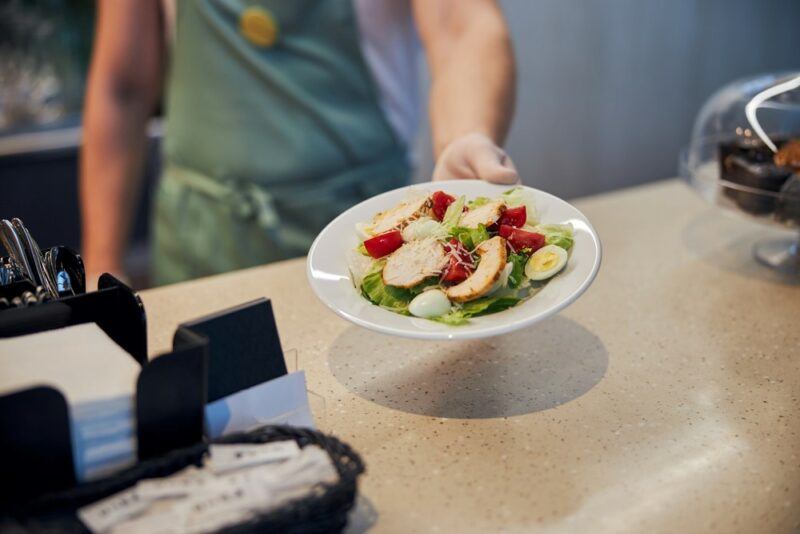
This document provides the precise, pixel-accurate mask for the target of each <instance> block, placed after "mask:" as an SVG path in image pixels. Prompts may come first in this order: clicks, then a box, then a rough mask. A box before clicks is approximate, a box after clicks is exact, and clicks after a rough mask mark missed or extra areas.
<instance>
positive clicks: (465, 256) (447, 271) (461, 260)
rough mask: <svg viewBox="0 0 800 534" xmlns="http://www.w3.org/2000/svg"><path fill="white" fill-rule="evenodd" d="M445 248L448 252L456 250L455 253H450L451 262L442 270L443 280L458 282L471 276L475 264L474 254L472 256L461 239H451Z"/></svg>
mask: <svg viewBox="0 0 800 534" xmlns="http://www.w3.org/2000/svg"><path fill="white" fill-rule="evenodd" d="M445 250H446V251H447V252H448V253H451V252H452V251H455V253H453V254H451V255H450V260H449V263H448V264H447V267H445V268H444V271H443V272H442V282H448V283H451V284H458V283H460V282H463V281H464V280H466V279H467V278H469V275H471V274H472V269H473V268H474V265H473V263H472V256H470V253H469V251H467V249H465V248H464V245H462V244H461V241H459V240H458V239H451V240H450V243H449V244H448V245H446V246H445Z"/></svg>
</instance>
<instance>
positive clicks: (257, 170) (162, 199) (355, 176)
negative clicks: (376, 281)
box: [154, 0, 409, 284]
mask: <svg viewBox="0 0 800 534" xmlns="http://www.w3.org/2000/svg"><path fill="white" fill-rule="evenodd" d="M355 16H356V14H355V12H354V8H353V5H352V3H351V0H325V1H318V0H291V1H287V0H250V1H245V0H178V2H177V15H176V32H175V41H174V43H173V49H172V56H171V58H172V59H171V68H170V71H169V77H168V82H167V99H166V115H167V129H166V136H165V142H164V171H163V174H162V180H161V182H160V184H159V187H158V190H157V192H156V200H155V221H154V267H155V269H154V270H155V272H154V275H155V282H156V283H159V284H164V283H172V282H177V281H181V280H186V279H189V278H195V277H198V276H205V275H209V274H214V273H220V272H224V271H229V270H232V269H239V268H243V267H249V266H253V265H259V264H263V263H267V262H271V261H276V260H280V259H285V258H290V257H295V256H301V255H303V254H305V253H306V252H307V250H308V247H309V246H310V244H311V242H312V240H313V238H314V237H315V236H316V234H317V233H318V232H319V231H320V230H321V229H322V228H323V227H324V226H325V225H326V224H327V223H328V222H329V221H330V220H331V219H333V218H334V217H335V216H337V215H338V214H339V213H341V212H342V211H343V210H345V209H347V208H348V207H350V206H352V205H353V204H355V203H357V202H359V201H361V200H363V199H365V198H368V197H370V196H373V195H375V194H377V193H380V192H382V191H386V190H388V189H392V188H394V187H399V186H401V185H404V184H405V183H407V182H408V179H409V165H408V158H407V154H406V149H405V147H404V146H403V145H402V144H401V143H400V142H399V141H398V140H397V138H396V137H395V135H394V132H393V131H392V129H391V126H390V125H389V123H388V122H387V120H386V118H385V116H384V114H383V112H382V110H381V108H380V105H379V102H378V97H377V91H376V89H375V86H374V83H373V80H372V78H371V76H370V72H369V70H368V68H367V66H366V64H365V62H364V59H363V58H362V55H361V49H360V46H359V35H358V27H357V21H356V18H355Z"/></svg>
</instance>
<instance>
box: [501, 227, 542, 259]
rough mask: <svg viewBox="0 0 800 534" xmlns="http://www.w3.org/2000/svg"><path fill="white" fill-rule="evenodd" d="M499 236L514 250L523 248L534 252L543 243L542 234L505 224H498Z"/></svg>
mask: <svg viewBox="0 0 800 534" xmlns="http://www.w3.org/2000/svg"><path fill="white" fill-rule="evenodd" d="M499 234H500V237H503V238H505V239H506V241H508V243H509V244H510V245H511V246H512V247H513V248H514V250H522V249H523V248H529V249H531V252H536V251H537V250H539V249H540V248H542V247H543V246H544V244H545V238H544V236H543V235H542V234H537V233H536V232H528V231H527V230H520V229H519V228H514V227H513V226H509V225H507V224H502V225H500V231H499Z"/></svg>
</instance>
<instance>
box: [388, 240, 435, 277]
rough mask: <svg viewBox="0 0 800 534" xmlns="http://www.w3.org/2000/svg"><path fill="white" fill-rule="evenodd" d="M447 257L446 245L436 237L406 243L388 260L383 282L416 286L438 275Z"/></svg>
mask: <svg viewBox="0 0 800 534" xmlns="http://www.w3.org/2000/svg"><path fill="white" fill-rule="evenodd" d="M446 263H447V257H446V255H445V252H444V247H443V246H442V244H441V243H439V242H438V241H436V239H434V238H427V239H420V240H418V241H411V242H408V243H405V244H404V245H403V246H402V247H400V248H398V249H397V250H395V251H394V252H392V254H391V255H390V256H389V258H388V259H387V260H386V265H385V266H384V268H383V275H382V276H383V283H384V284H386V285H387V286H395V287H405V288H408V287H414V286H415V285H417V284H419V283H420V282H422V281H423V280H425V279H426V278H428V277H430V276H438V275H439V274H440V273H441V272H442V269H443V268H444V266H445V264H446Z"/></svg>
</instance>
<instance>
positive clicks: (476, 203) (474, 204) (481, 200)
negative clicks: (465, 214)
mask: <svg viewBox="0 0 800 534" xmlns="http://www.w3.org/2000/svg"><path fill="white" fill-rule="evenodd" d="M491 201H492V199H491V198H488V197H477V198H475V199H474V200H470V201H469V202H467V207H468V208H469V209H471V210H472V209H475V208H478V207H480V206H483V205H484V204H488V203H489V202H491Z"/></svg>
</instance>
